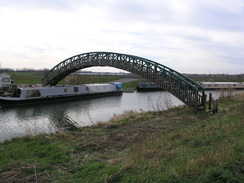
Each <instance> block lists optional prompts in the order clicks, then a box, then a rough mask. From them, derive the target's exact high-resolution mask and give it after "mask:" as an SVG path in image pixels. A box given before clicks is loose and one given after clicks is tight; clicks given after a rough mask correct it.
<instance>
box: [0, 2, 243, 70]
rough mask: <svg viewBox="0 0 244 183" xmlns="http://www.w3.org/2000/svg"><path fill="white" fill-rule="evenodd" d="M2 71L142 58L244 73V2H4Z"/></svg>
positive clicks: (0, 49)
mask: <svg viewBox="0 0 244 183" xmlns="http://www.w3.org/2000/svg"><path fill="white" fill-rule="evenodd" d="M0 23H1V24H0V67H3V68H34V69H41V68H49V69H51V68H52V67H54V66H55V65H56V64H58V63H59V62H61V61H63V60H65V59H66V58H69V57H71V56H73V55H77V54H80V53H85V52H91V51H109V52H118V53H126V54H131V55H136V56H141V57H144V58H147V59H150V60H153V61H156V62H159V63H161V64H163V65H166V66H168V67H171V68H172V69H175V70H177V71H179V72H181V73H207V74H208V73H225V74H239V73H244V0H150V1H149V0H147V1H146V0H0Z"/></svg>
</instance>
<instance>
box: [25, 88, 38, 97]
mask: <svg viewBox="0 0 244 183" xmlns="http://www.w3.org/2000/svg"><path fill="white" fill-rule="evenodd" d="M40 96H41V93H40V91H39V90H27V91H26V98H31V97H40Z"/></svg>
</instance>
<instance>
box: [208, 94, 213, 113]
mask: <svg viewBox="0 0 244 183" xmlns="http://www.w3.org/2000/svg"><path fill="white" fill-rule="evenodd" d="M211 104H212V93H209V106H208V109H209V110H211Z"/></svg>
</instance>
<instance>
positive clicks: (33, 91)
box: [0, 83, 122, 105]
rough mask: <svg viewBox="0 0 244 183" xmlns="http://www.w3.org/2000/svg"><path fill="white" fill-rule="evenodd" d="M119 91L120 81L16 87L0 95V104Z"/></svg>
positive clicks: (58, 99)
mask: <svg viewBox="0 0 244 183" xmlns="http://www.w3.org/2000/svg"><path fill="white" fill-rule="evenodd" d="M121 93H122V84H121V83H105V84H85V85H76V86H69V85H67V86H52V87H27V88H16V89H15V90H14V92H13V94H11V95H10V96H9V95H2V96H0V105H24V104H30V103H44V102H51V101H64V100H71V99H76V98H88V97H100V96H106V95H116V94H121Z"/></svg>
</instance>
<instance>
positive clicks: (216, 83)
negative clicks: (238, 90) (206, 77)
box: [201, 82, 241, 85]
mask: <svg viewBox="0 0 244 183" xmlns="http://www.w3.org/2000/svg"><path fill="white" fill-rule="evenodd" d="M201 83H202V84H227V85H228V84H241V83H239V82H201Z"/></svg>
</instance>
